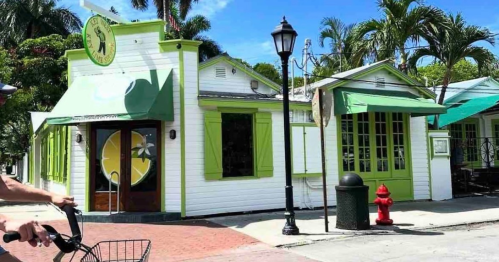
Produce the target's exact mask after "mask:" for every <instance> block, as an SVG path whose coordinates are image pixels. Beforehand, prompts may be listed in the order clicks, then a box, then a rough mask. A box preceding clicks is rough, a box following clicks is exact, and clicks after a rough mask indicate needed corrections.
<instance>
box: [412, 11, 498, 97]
mask: <svg viewBox="0 0 499 262" xmlns="http://www.w3.org/2000/svg"><path fill="white" fill-rule="evenodd" d="M447 20H448V24H449V28H448V29H445V30H441V29H438V28H433V27H430V28H427V30H426V37H425V40H426V41H427V42H428V44H429V46H428V47H425V48H420V49H417V50H416V51H415V52H414V53H413V54H412V56H411V57H410V58H409V66H410V67H411V68H414V70H416V63H417V62H418V61H419V60H420V59H421V58H423V57H428V56H429V57H433V58H435V59H437V60H438V61H439V62H441V63H442V64H444V65H445V67H446V70H445V74H444V78H443V80H442V90H441V92H440V97H439V98H438V103H439V104H443V102H444V98H445V92H446V91H447V86H448V85H449V83H450V81H451V76H452V69H453V67H454V66H455V65H456V64H457V63H458V62H459V61H461V60H462V59H466V58H470V59H472V60H474V61H475V62H476V63H477V65H478V70H479V71H480V70H481V69H482V68H484V67H487V66H489V65H490V64H492V63H494V62H495V59H494V54H493V53H492V52H490V51H489V50H487V49H486V48H483V47H477V46H474V45H473V44H475V43H476V42H479V41H485V42H487V43H489V44H491V45H492V46H494V45H495V40H494V34H492V33H491V32H490V31H489V30H488V29H486V28H481V27H478V26H473V25H467V24H466V22H465V21H464V19H463V17H462V16H461V14H458V15H456V16H454V15H452V14H449V16H448V17H447Z"/></svg>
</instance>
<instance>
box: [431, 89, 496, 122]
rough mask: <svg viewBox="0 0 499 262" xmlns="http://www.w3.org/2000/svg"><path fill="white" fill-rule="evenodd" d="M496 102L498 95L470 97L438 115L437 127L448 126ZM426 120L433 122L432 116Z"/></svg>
mask: <svg viewBox="0 0 499 262" xmlns="http://www.w3.org/2000/svg"><path fill="white" fill-rule="evenodd" d="M497 102H499V95H493V96H487V97H478V98H473V99H470V100H468V102H466V103H464V104H462V105H461V106H459V107H453V108H449V109H448V110H447V113H446V114H442V115H439V117H438V127H444V126H448V125H450V124H453V123H456V122H459V121H461V120H463V119H466V118H468V117H470V116H473V115H476V114H478V113H480V112H482V111H485V110H487V109H489V108H491V107H493V106H495V105H497ZM428 121H429V122H431V123H433V121H434V117H433V116H431V117H429V119H428Z"/></svg>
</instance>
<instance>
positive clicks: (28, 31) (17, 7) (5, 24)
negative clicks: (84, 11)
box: [0, 0, 83, 47]
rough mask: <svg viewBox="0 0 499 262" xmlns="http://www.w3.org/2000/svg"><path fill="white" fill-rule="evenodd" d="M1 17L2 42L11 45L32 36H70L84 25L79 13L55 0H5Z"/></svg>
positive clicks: (0, 33)
mask: <svg viewBox="0 0 499 262" xmlns="http://www.w3.org/2000/svg"><path fill="white" fill-rule="evenodd" d="M0 18H1V19H0V36H1V37H0V44H1V45H2V46H9V47H10V46H16V45H17V44H19V43H21V42H22V41H23V40H26V39H29V38H37V37H41V36H47V35H51V34H59V35H62V36H68V35H69V34H71V33H73V32H79V31H80V30H81V27H82V25H83V23H82V22H81V20H80V18H78V16H77V15H76V13H74V12H72V11H71V10H69V9H68V8H65V7H57V1H56V0H3V1H0Z"/></svg>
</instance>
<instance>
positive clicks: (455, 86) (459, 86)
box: [437, 76, 499, 104]
mask: <svg viewBox="0 0 499 262" xmlns="http://www.w3.org/2000/svg"><path fill="white" fill-rule="evenodd" d="M488 80H491V81H492V82H493V83H495V84H496V85H497V86H498V87H499V82H497V81H496V80H495V79H494V78H493V77H490V76H488V77H481V78H476V79H472V80H467V81H461V82H456V83H451V84H449V85H448V86H447V88H448V89H447V90H446V91H445V99H444V104H445V101H448V100H450V99H452V98H454V97H456V96H458V95H460V94H463V93H465V92H467V91H468V90H470V89H472V88H474V87H476V86H479V85H481V84H483V83H484V82H487V81H488ZM438 87H440V89H439V91H437V95H438V96H440V91H441V90H442V89H441V87H442V86H441V85H439V86H438ZM449 87H450V88H449ZM498 92H499V89H498Z"/></svg>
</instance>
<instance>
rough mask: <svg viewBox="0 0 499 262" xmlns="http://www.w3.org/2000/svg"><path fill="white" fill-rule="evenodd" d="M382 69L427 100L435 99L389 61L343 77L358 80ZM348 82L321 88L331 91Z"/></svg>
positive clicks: (344, 81) (336, 82) (430, 92)
mask: <svg viewBox="0 0 499 262" xmlns="http://www.w3.org/2000/svg"><path fill="white" fill-rule="evenodd" d="M383 69H385V70H387V71H389V72H390V73H392V74H394V75H395V76H397V77H399V78H400V79H402V80H403V81H404V82H406V83H407V84H409V85H411V86H410V87H413V88H415V89H416V90H418V91H419V93H420V94H421V95H423V96H426V97H427V98H432V99H434V98H436V96H437V95H436V94H435V93H434V92H433V91H431V90H430V89H428V88H425V87H422V86H423V84H421V83H419V82H418V81H416V80H414V79H412V78H411V77H409V76H408V75H406V74H404V73H403V72H401V71H400V70H398V69H397V68H395V67H393V65H391V64H390V62H389V61H386V62H382V63H378V64H376V65H373V66H372V67H368V68H366V69H365V70H361V71H359V72H355V73H352V74H351V75H349V76H347V77H344V78H350V79H360V78H362V77H363V76H366V75H368V74H372V73H375V72H378V71H380V70H383ZM333 77H334V76H333ZM350 82H352V81H350V80H341V81H335V82H333V83H330V84H326V85H324V86H323V88H327V89H329V90H331V89H334V88H337V87H341V86H343V85H345V84H347V83H350Z"/></svg>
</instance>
